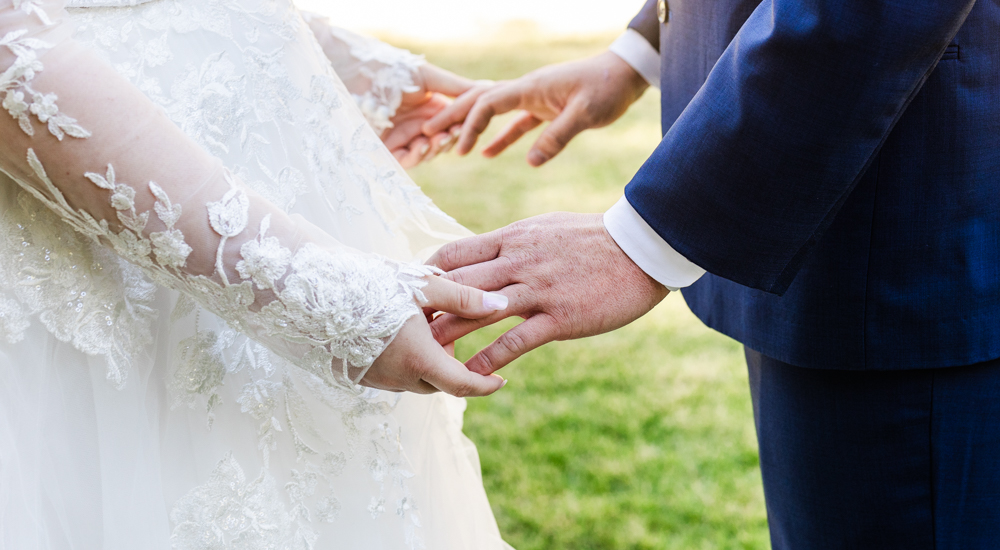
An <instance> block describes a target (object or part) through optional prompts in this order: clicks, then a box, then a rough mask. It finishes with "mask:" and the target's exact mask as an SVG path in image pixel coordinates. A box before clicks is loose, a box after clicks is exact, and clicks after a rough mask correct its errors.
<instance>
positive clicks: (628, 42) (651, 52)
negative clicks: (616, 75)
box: [608, 29, 660, 90]
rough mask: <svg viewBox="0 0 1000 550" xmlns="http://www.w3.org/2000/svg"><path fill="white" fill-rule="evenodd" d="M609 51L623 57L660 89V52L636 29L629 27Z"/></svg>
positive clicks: (609, 47) (653, 85)
mask: <svg viewBox="0 0 1000 550" xmlns="http://www.w3.org/2000/svg"><path fill="white" fill-rule="evenodd" d="M608 51H610V52H611V53H613V54H615V55H617V56H618V57H620V58H622V60H623V61H625V62H626V63H628V64H629V65H630V66H631V67H632V68H633V69H635V72H637V73H639V74H640V75H642V77H643V78H645V79H646V82H649V85H650V86H652V87H654V88H656V89H657V90H659V89H660V54H659V53H657V51H656V48H654V47H653V45H652V44H650V43H649V41H648V40H646V38H645V37H643V36H642V35H641V34H639V32H638V31H636V30H635V29H628V30H626V31H625V32H624V33H622V35H621V36H619V37H618V39H617V40H615V41H614V42H612V43H611V45H610V46H608Z"/></svg>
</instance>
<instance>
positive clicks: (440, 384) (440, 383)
mask: <svg viewBox="0 0 1000 550" xmlns="http://www.w3.org/2000/svg"><path fill="white" fill-rule="evenodd" d="M434 362H435V364H434V365H433V366H432V367H431V368H428V369H426V372H425V374H424V375H423V379H424V380H426V381H427V382H428V383H430V384H431V385H433V386H434V387H435V388H437V389H439V390H441V391H443V392H445V393H449V394H451V395H454V396H456V397H482V396H486V395H490V394H492V393H494V392H495V391H497V390H499V389H500V388H502V387H503V386H504V384H506V383H507V381H506V380H504V379H503V378H501V377H500V376H498V375H496V374H490V375H482V374H476V373H474V372H470V371H469V370H468V369H467V368H465V365H463V364H462V363H461V362H460V361H458V360H457V359H455V358H454V357H450V356H448V354H447V352H445V351H444V349H442V350H441V353H440V354H436V355H435V357H434Z"/></svg>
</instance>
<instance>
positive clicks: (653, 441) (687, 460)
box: [390, 26, 768, 550]
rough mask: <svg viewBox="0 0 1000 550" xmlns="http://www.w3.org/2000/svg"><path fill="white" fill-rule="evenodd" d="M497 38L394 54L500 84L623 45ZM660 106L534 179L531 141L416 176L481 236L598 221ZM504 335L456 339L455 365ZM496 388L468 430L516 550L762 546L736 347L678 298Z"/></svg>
mask: <svg viewBox="0 0 1000 550" xmlns="http://www.w3.org/2000/svg"><path fill="white" fill-rule="evenodd" d="M501 36H502V40H499V39H497V40H493V41H490V40H484V41H480V42H477V43H473V44H455V43H451V44H442V43H437V44H435V43H413V42H409V43H407V42H406V41H400V40H395V41H394V42H395V43H397V44H399V45H402V46H404V47H409V48H410V49H412V50H413V51H415V52H420V53H424V54H426V56H427V58H428V60H429V61H431V62H433V63H435V64H437V65H440V66H442V67H445V68H448V69H451V70H453V71H455V72H457V73H460V74H463V75H466V76H468V77H471V78H477V79H478V78H491V79H498V80H499V79H505V78H514V77H517V76H519V75H521V74H524V73H525V72H527V71H530V70H532V69H535V68H537V67H540V66H542V65H545V64H548V63H553V62H559V61H564V60H569V59H576V58H580V57H585V56H588V55H592V54H594V53H597V52H599V51H601V50H603V49H604V48H605V47H606V46H607V44H608V43H610V41H611V40H613V38H614V36H613V35H611V36H591V37H582V38H565V39H558V40H545V39H542V38H538V37H537V36H536V35H534V34H533V33H532V32H531V29H530V28H528V29H522V28H518V27H517V26H511V27H509V28H507V29H505V30H504V32H503V33H502V34H501ZM390 40H391V38H390ZM400 42H402V43H401V44H400ZM658 99H659V97H658V94H657V93H656V91H655V90H651V91H650V92H647V93H646V95H645V96H644V97H643V98H642V100H640V102H639V103H637V104H636V105H635V106H633V108H632V109H631V110H630V111H629V112H628V113H627V114H626V115H625V116H624V117H623V118H622V119H621V120H619V121H618V122H616V123H615V124H614V125H612V126H611V127H609V128H606V129H602V130H598V131H591V132H587V133H584V134H583V135H581V136H580V137H578V138H577V139H576V140H575V141H574V142H573V143H571V144H570V146H569V148H568V149H567V150H566V151H565V152H564V153H563V154H562V155H560V156H559V157H557V158H556V159H554V160H553V161H552V162H550V163H549V164H548V165H546V166H545V167H543V168H541V169H532V168H530V167H528V165H527V164H526V163H525V161H524V157H525V154H526V152H527V149H528V145H529V144H530V143H531V141H533V139H534V137H537V134H538V131H536V132H534V133H532V134H531V135H529V136H528V137H527V138H526V139H524V140H522V143H519V144H517V145H516V146H515V147H513V148H512V149H511V150H510V151H507V152H506V153H504V154H503V155H502V156H501V157H499V158H497V159H495V160H492V161H487V160H485V159H483V158H482V157H481V156H480V155H479V154H478V150H477V151H476V152H474V153H473V154H472V155H469V156H468V157H465V158H457V157H456V156H454V155H448V156H445V157H442V158H439V159H437V160H435V161H434V162H433V163H430V164H429V165H426V166H423V167H420V168H418V169H416V170H414V171H413V176H414V179H415V180H416V181H417V183H418V184H420V185H421V186H422V187H423V188H424V190H425V191H426V192H427V194H428V195H430V196H431V197H432V198H433V199H434V200H435V202H437V204H438V205H439V206H440V207H441V208H442V209H443V210H445V211H446V212H448V213H449V214H451V215H452V216H454V217H455V218H456V219H458V221H460V222H461V223H463V224H464V225H466V226H467V227H469V228H470V229H472V230H473V231H476V232H486V231H490V230H493V229H496V228H498V227H502V226H504V225H506V224H508V223H510V222H512V221H515V220H518V219H521V218H525V217H528V216H532V215H536V214H541V213H545V212H551V211H572V212H602V211H604V210H606V209H607V208H608V207H609V206H611V205H612V204H613V203H614V202H615V201H616V200H618V198H619V197H620V196H621V193H622V187H623V186H624V185H625V184H626V183H627V182H628V181H629V179H630V178H631V176H632V175H633V174H634V173H635V171H636V170H637V169H638V168H639V166H640V165H641V164H642V162H643V161H644V160H645V158H646V157H647V156H648V155H649V153H650V152H651V151H652V150H653V148H654V147H655V146H656V144H657V143H658V141H659V136H660V130H659V108H658ZM506 120H507V118H504V119H501V120H498V121H496V122H495V123H494V124H493V126H492V128H491V131H490V132H489V134H488V135H490V134H492V133H493V132H494V131H496V130H497V129H498V128H500V127H501V126H502V125H503V124H504V122H506ZM510 326H512V323H508V324H505V325H503V326H501V327H498V328H495V329H492V330H485V331H483V332H482V333H480V334H476V335H473V336H470V337H468V338H466V339H464V340H462V341H461V342H459V345H458V354H459V356H460V358H463V359H464V358H468V357H470V356H471V355H472V354H473V353H474V352H475V351H476V350H478V349H479V348H481V347H482V346H484V345H486V343H488V342H489V341H491V340H492V339H493V338H495V337H496V336H497V335H499V334H500V331H501V330H503V329H504V328H509V327H510ZM502 374H503V375H504V376H505V377H507V378H508V379H509V384H508V385H507V387H505V388H504V389H503V390H502V391H500V392H499V393H498V394H497V395H495V396H492V397H489V398H484V399H471V400H469V409H468V412H467V413H466V424H465V428H466V433H467V434H468V435H469V437H470V438H472V440H473V441H475V442H476V444H477V445H478V447H479V452H480V458H481V460H482V465H483V477H484V482H485V484H486V489H487V492H488V494H489V495H490V501H491V503H492V506H493V510H494V511H495V513H496V517H497V521H498V522H499V524H500V529H501V532H502V533H503V534H504V537H505V539H506V540H507V541H508V542H510V543H511V544H512V545H513V546H514V547H515V548H517V549H518V550H563V549H565V550H570V549H572V550H590V549H594V550H598V549H600V550H618V549H622V550H624V549H709V548H712V549H714V548H727V549H728V548H741V549H742V548H754V549H758V548H768V542H767V523H766V516H765V511H764V499H763V493H762V490H761V485H760V474H759V470H758V458H757V446H756V440H755V435H754V428H753V420H752V413H751V405H750V399H749V392H748V389H747V379H746V370H745V365H744V363H743V355H742V348H741V347H740V346H739V345H738V344H736V343H735V342H733V341H732V340H729V339H727V338H725V337H723V336H721V335H719V334H717V333H714V332H712V331H710V330H708V329H706V328H705V327H704V326H703V325H701V323H700V322H699V321H698V320H697V319H696V318H694V316H693V315H692V314H691V313H690V312H689V311H688V309H687V307H686V306H685V305H684V303H683V299H682V298H681V296H679V295H671V296H669V297H668V298H667V299H666V300H665V301H664V302H663V303H662V304H661V305H660V306H659V307H657V308H656V309H655V310H654V311H652V312H651V313H650V314H649V315H647V316H646V317H644V318H642V319H640V320H639V321H637V322H636V323H634V324H633V325H631V326H629V327H626V328H625V329H623V330H620V331H618V332H616V333H613V334H609V335H604V336H600V337H597V338H591V339H588V340H583V341H577V342H560V343H555V344H550V345H548V346H546V347H544V348H542V349H540V350H538V351H535V352H534V353H532V354H530V355H528V356H527V357H524V358H522V359H521V360H519V361H517V362H515V363H514V364H512V365H510V366H508V367H507V368H506V369H504V371H503V372H502Z"/></svg>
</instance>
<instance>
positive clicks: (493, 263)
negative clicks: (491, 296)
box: [444, 257, 517, 292]
mask: <svg viewBox="0 0 1000 550" xmlns="http://www.w3.org/2000/svg"><path fill="white" fill-rule="evenodd" d="M444 278H445V279H448V280H449V281H455V282H456V283H458V284H460V285H465V286H471V287H473V288H478V289H482V290H485V291H488V292H489V291H497V290H501V289H504V288H507V287H509V286H511V285H513V284H515V283H516V282H517V281H515V280H514V269H513V266H512V264H511V262H510V260H509V259H507V258H505V257H500V258H497V259H495V260H490V261H487V262H482V263H478V264H472V265H467V266H465V267H460V268H458V269H453V270H451V271H449V272H447V273H445V275H444Z"/></svg>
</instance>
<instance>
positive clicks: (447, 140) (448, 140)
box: [440, 135, 455, 149]
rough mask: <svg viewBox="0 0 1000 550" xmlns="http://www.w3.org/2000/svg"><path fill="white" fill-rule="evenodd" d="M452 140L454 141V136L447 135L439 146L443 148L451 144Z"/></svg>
mask: <svg viewBox="0 0 1000 550" xmlns="http://www.w3.org/2000/svg"><path fill="white" fill-rule="evenodd" d="M453 141H455V136H453V135H449V136H448V137H446V138H444V139H442V140H441V145H440V147H441V148H442V149H444V148H445V147H450V146H451V142H453Z"/></svg>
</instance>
